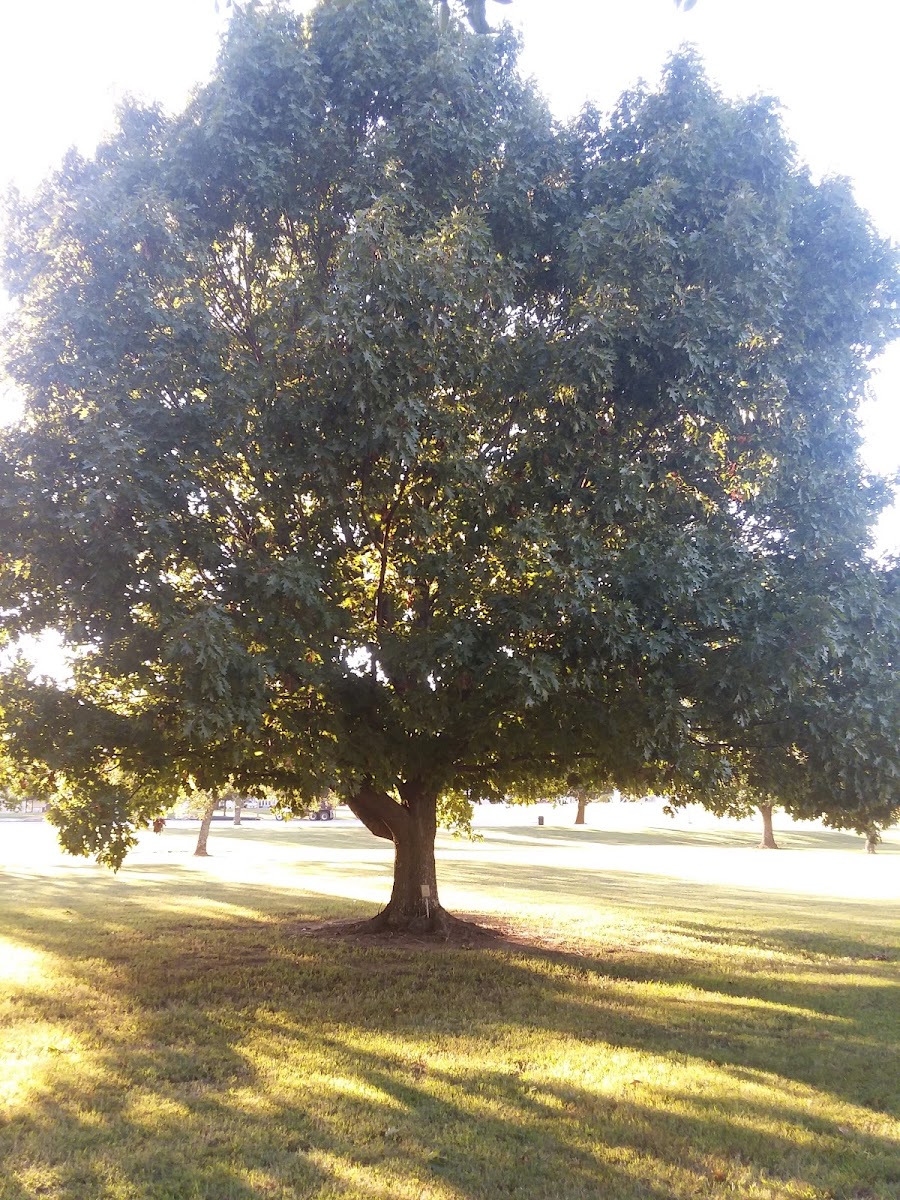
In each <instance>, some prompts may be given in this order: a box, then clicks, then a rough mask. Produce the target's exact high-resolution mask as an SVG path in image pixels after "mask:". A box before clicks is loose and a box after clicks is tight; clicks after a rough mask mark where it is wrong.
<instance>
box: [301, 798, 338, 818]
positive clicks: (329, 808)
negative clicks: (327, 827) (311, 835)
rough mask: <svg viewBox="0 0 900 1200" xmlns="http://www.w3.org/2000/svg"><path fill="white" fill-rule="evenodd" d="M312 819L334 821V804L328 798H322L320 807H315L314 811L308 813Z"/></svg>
mask: <svg viewBox="0 0 900 1200" xmlns="http://www.w3.org/2000/svg"><path fill="white" fill-rule="evenodd" d="M306 816H307V817H309V819H310V821H333V820H334V805H333V804H330V803H329V802H328V801H327V800H322V801H321V802H320V804H319V807H318V808H314V809H313V811H312V812H309V813H307V814H306Z"/></svg>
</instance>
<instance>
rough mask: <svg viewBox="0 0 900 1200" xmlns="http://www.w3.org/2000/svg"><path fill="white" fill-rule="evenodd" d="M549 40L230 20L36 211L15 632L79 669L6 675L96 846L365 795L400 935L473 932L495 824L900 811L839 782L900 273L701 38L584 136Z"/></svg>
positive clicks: (71, 164)
mask: <svg viewBox="0 0 900 1200" xmlns="http://www.w3.org/2000/svg"><path fill="white" fill-rule="evenodd" d="M516 52H517V45H516V41H515V36H514V35H513V34H512V33H511V32H510V31H509V30H508V29H504V30H501V32H500V33H498V34H497V35H496V36H495V37H492V38H483V37H477V36H474V35H473V34H472V33H470V32H469V31H468V30H466V29H465V28H464V27H462V26H461V25H460V24H458V23H450V24H446V25H445V24H444V23H442V22H441V21H440V19H439V16H438V15H437V14H436V13H435V10H434V7H433V5H432V4H430V3H429V2H428V0H402V2H401V0H325V2H324V3H322V4H320V6H319V7H318V8H316V9H315V10H314V12H313V13H312V14H311V16H310V18H309V19H308V21H307V20H303V19H300V18H298V17H296V16H294V15H292V14H291V13H289V12H287V11H285V10H282V9H279V8H274V9H271V10H264V11H262V10H258V9H255V8H254V9H251V10H250V11H247V12H238V13H236V14H235V17H234V20H233V22H232V24H231V27H230V31H229V33H228V36H227V39H226V41H225V43H224V45H223V49H222V52H221V57H220V61H219V66H218V70H217V73H216V75H215V77H214V79H213V80H212V82H211V83H210V84H209V85H208V86H207V87H205V88H204V89H203V90H202V91H200V92H199V93H198V95H197V97H196V98H195V100H194V101H193V102H192V103H191V105H190V106H189V107H188V108H187V110H186V111H185V112H184V113H183V114H181V115H179V116H177V117H174V118H167V117H165V116H163V115H162V114H161V113H160V112H159V111H157V110H155V109H153V108H138V107H130V108H128V109H126V110H125V111H124V112H123V114H122V118H121V128H120V131H119V132H118V134H117V135H116V136H115V137H114V138H113V139H112V140H111V141H110V142H109V143H108V144H106V145H104V146H102V147H101V148H100V149H99V150H98V152H97V153H96V155H95V156H94V157H93V158H91V159H88V160H84V159H81V158H79V157H78V156H76V155H74V154H73V155H70V156H69V158H68V159H67V160H66V162H65V163H64V165H63V167H62V168H61V169H60V170H59V172H57V174H56V175H55V176H54V177H53V178H52V179H50V180H48V181H47V182H46V184H45V185H44V186H43V187H42V188H41V189H40V190H39V191H38V193H37V194H36V195H35V196H33V197H30V198H25V199H20V200H18V201H17V202H15V203H14V205H13V208H12V212H11V221H10V232H9V236H8V240H7V249H6V256H5V275H6V279H7V286H8V287H9V289H10V291H11V293H12V294H13V296H14V297H15V298H16V300H17V302H18V310H17V313H16V315H15V317H14V319H13V321H12V322H11V326H10V329H9V331H8V336H7V345H6V359H7V363H8V369H9V370H10V372H11V374H12V377H13V379H14V380H15V382H16V384H17V385H18V387H19V388H20V389H21V390H22V392H23V394H24V396H25V398H26V412H25V417H24V420H23V421H22V423H21V424H20V425H18V426H16V427H14V428H12V429H10V430H8V431H5V432H4V433H3V435H2V442H0V554H2V560H0V609H2V611H3V612H4V614H5V615H4V630H5V634H6V636H7V637H8V638H10V639H13V638H15V637H17V636H19V635H20V634H21V633H23V632H28V631H37V630H40V629H42V628H45V627H48V626H52V627H55V628H58V629H60V630H62V631H63V632H64V634H65V636H66V638H67V640H68V641H69V643H70V644H71V645H72V646H73V647H78V648H80V649H79V653H78V654H77V656H76V658H75V660H74V662H73V680H72V683H71V686H69V687H66V688H55V687H50V686H47V685H41V684H37V683H34V682H33V681H29V679H28V678H27V676H26V672H25V671H24V669H23V668H19V669H17V670H12V671H9V672H7V673H6V674H5V675H4V676H3V678H2V683H0V687H2V691H0V709H2V721H3V739H4V740H3V747H4V756H5V762H6V772H7V775H8V776H9V777H10V778H13V779H15V780H18V781H19V784H20V785H22V786H24V784H25V783H27V786H29V787H30V788H32V789H33V790H36V791H40V792H41V793H42V794H47V795H52V796H53V797H54V800H55V812H56V817H55V819H56V820H57V822H58V823H59V824H60V827H61V830H62V834H63V837H64V840H65V844H66V845H68V846H69V848H70V849H74V850H76V851H82V852H95V853H99V854H100V856H101V857H102V858H103V859H104V860H105V861H109V862H111V863H113V864H117V863H118V862H120V861H121V859H122V856H123V854H124V853H125V851H126V850H127V848H128V845H129V844H130V842H131V840H132V839H133V835H134V829H135V828H136V827H138V826H139V825H141V824H142V823H144V822H146V821H147V820H149V819H150V818H151V817H152V816H153V815H154V814H156V813H158V812H159V811H160V810H161V807H163V806H164V803H165V800H166V797H168V796H171V794H172V793H173V791H174V790H177V789H179V788H182V787H186V786H190V787H195V788H199V789H201V790H204V791H211V792H212V791H216V790H218V789H221V788H224V787H235V788H237V789H239V790H241V791H243V792H245V793H252V792H253V791H259V790H268V791H274V792H277V793H278V794H280V795H282V796H283V797H286V798H287V800H288V801H289V802H295V803H297V804H298V805H301V804H303V803H304V802H306V801H308V800H309V799H310V798H311V797H313V796H315V795H318V794H319V793H320V792H321V791H322V789H323V788H325V787H333V788H335V789H336V790H337V791H338V792H339V793H340V794H341V795H342V796H343V797H344V798H345V799H346V800H347V802H348V803H349V804H350V806H351V808H352V809H353V811H354V812H355V813H356V814H357V815H358V816H359V817H360V818H361V819H362V821H363V822H364V823H365V824H366V825H367V826H368V827H369V828H370V829H371V830H372V831H373V832H374V833H376V834H378V835H380V836H385V837H389V838H391V839H392V840H393V842H394V844H395V847H396V857H397V867H396V873H395V884H394V893H393V896H392V899H391V902H390V904H389V906H388V908H387V909H386V911H385V916H384V919H385V920H386V921H388V922H390V923H393V924H397V925H403V924H408V923H410V922H412V923H419V924H425V925H432V926H439V925H440V922H441V920H442V919H444V916H443V913H442V910H441V909H440V906H439V904H438V902H437V888H436V880H435V872H434V857H433V839H434V832H435V825H436V821H437V819H438V815H439V812H440V811H441V810H444V811H447V812H452V811H457V812H458V811H459V810H460V806H462V807H463V808H464V806H465V805H466V804H467V803H468V802H469V801H471V800H472V799H475V798H479V797H501V796H520V797H525V798H527V797H528V796H531V795H536V794H538V793H539V792H540V790H541V789H546V788H557V789H558V788H559V787H560V786H561V785H562V784H563V783H564V781H565V780H566V779H569V778H572V777H575V776H577V778H578V779H579V780H580V781H581V783H582V784H583V785H585V786H597V787H599V786H601V785H603V784H605V783H607V782H613V783H615V784H616V785H617V786H619V787H620V788H623V789H625V790H627V789H646V788H654V789H656V790H658V791H666V792H667V793H669V794H671V795H673V796H674V797H676V799H677V797H679V796H681V797H684V796H695V795H699V794H703V793H704V791H705V790H706V789H709V788H715V786H716V785H717V783H720V782H721V781H723V780H726V779H728V778H729V777H730V774H731V772H732V770H733V769H734V765H735V764H740V765H741V767H742V769H744V768H746V764H747V763H750V764H751V767H752V769H753V770H756V771H757V772H758V774H759V775H760V781H759V782H760V786H762V785H763V783H765V784H766V785H768V784H769V783H773V784H774V783H777V784H778V786H779V787H780V788H785V789H792V793H791V794H792V795H795V796H796V803H797V805H798V806H800V805H801V804H806V805H808V806H809V810H810V811H813V810H814V811H816V812H826V813H833V814H840V813H847V812H849V811H850V809H851V808H852V807H853V806H854V805H856V806H859V805H861V804H863V802H864V799H865V793H866V791H867V788H868V787H869V785H870V783H871V777H870V776H869V777H867V778H863V776H865V775H866V772H867V771H868V772H871V771H872V770H875V771H876V774H877V780H878V782H877V788H878V795H879V796H880V797H881V798H882V799H884V800H885V803H893V802H894V801H895V797H896V779H897V775H898V762H897V755H896V751H895V750H894V749H892V748H891V747H889V746H887V745H886V744H885V745H884V746H883V749H884V753H883V754H882V755H881V757H880V759H879V762H878V763H877V764H875V766H874V767H873V763H872V761H871V758H870V757H869V756H865V761H864V763H863V764H862V765H861V764H860V763H859V762H857V760H856V759H855V758H854V757H853V755H852V754H850V753H849V751H847V747H848V746H851V745H852V744H854V739H855V738H856V736H857V734H858V732H859V730H860V729H862V730H863V732H864V733H865V735H866V737H869V739H870V740H869V742H867V743H866V744H867V745H871V744H874V743H875V742H877V743H878V745H879V747H881V746H882V743H883V742H884V740H885V739H884V738H883V734H884V723H885V720H887V719H888V718H887V716H886V714H887V713H888V711H889V710H888V708H882V707H880V698H879V697H878V696H875V695H873V693H872V681H873V679H875V678H876V677H877V678H878V679H880V680H881V681H882V682H884V681H886V680H887V679H888V678H889V677H890V671H889V670H888V664H889V662H891V661H896V642H895V641H891V639H890V638H888V637H886V636H883V637H882V638H881V639H880V640H876V641H866V639H865V636H862V637H861V636H856V635H852V630H853V629H854V628H855V629H856V630H857V634H859V633H860V632H862V633H863V634H864V633H865V631H866V630H867V629H869V627H870V626H871V625H872V624H873V623H874V624H875V625H877V624H878V621H879V619H880V618H879V611H880V609H879V606H880V605H881V604H882V601H883V595H884V594H886V592H887V591H888V590H889V589H887V588H886V586H885V583H884V578H883V577H882V576H880V575H879V574H878V572H877V571H876V570H875V569H874V568H872V567H871V565H870V564H869V563H868V561H867V560H866V558H865V550H866V546H867V544H868V528H869V525H870V523H871V521H872V519H873V516H874V515H875V514H876V513H877V511H878V510H879V508H880V506H881V505H882V504H883V503H884V501H885V495H886V491H885V488H884V486H883V485H881V484H879V482H878V481H877V480H871V479H868V478H866V477H865V476H864V474H863V472H862V468H861V466H860V462H859V457H858V448H859V432H858V428H857V422H856V416H855V406H856V404H857V402H858V400H859V399H860V397H861V395H862V393H863V389H864V386H865V380H866V372H867V363H868V361H869V359H870V358H871V356H872V355H873V354H874V353H875V352H877V351H878V350H879V349H880V348H881V347H882V346H883V345H884V343H885V341H886V340H887V339H888V338H889V337H891V336H893V334H894V332H895V330H896V321H897V316H896V298H897V291H898V274H897V264H896V259H895V256H894V254H893V252H892V250H891V248H890V247H889V246H888V245H887V244H886V243H884V242H883V241H882V240H881V239H880V238H879V237H878V236H877V235H876V233H875V232H874V231H873V230H872V228H871V227H870V225H869V223H868V221H867V219H866V217H865V215H864V214H863V213H862V212H861V211H860V210H859V209H858V208H857V206H856V205H855V203H854V201H853V198H852V195H851V192H850V190H849V188H848V186H847V185H846V184H844V183H842V182H839V181H825V182H823V183H818V184H817V183H814V182H813V181H812V180H811V179H810V177H809V175H808V173H807V172H806V171H805V170H804V169H803V168H802V167H801V166H800V165H798V163H797V162H796V160H795V157H794V153H793V150H792V148H791V146H790V145H789V144H788V143H787V141H786V140H785V137H784V135H783V133H782V131H781V129H780V126H779V123H778V119H777V115H776V111H775V108H774V106H773V105H772V104H771V103H769V102H767V101H761V100H754V101H749V102H742V103H735V102H731V101H728V100H726V99H724V98H723V97H722V96H721V95H719V94H718V93H717V92H716V90H715V89H714V88H713V87H712V86H711V85H710V84H709V83H708V82H707V80H706V79H705V77H704V75H703V72H702V69H701V68H700V66H699V65H698V64H697V63H696V62H695V61H693V60H692V58H691V57H690V55H684V56H681V57H679V58H677V59H676V60H674V61H673V62H672V63H671V65H670V67H669V69H668V71H667V74H666V77H665V79H664V81H663V83H662V85H661V87H660V89H659V90H658V91H655V92H651V91H645V90H638V91H635V92H633V93H630V94H628V95H626V96H624V97H623V98H622V100H621V102H620V104H619V106H618V108H617V109H616V111H615V112H614V113H613V114H612V115H611V117H609V118H608V119H604V118H602V117H601V116H600V115H599V114H598V113H595V112H592V111H587V112H585V113H584V114H583V115H582V117H581V118H580V119H579V120H578V121H577V122H575V123H574V124H572V125H569V126H565V127H561V126H559V125H557V124H556V123H555V122H554V121H553V120H552V119H551V117H550V115H549V113H548V111H547V109H546V107H545V105H544V103H543V101H542V100H541V98H540V97H539V96H538V95H536V94H535V92H534V91H533V89H532V88H531V86H530V85H528V84H526V83H524V82H523V81H522V80H521V79H520V78H519V77H518V75H517V73H516V65H515V64H516ZM866 614H868V615H866ZM854 620H855V621H856V622H857V624H856V626H854V625H853V621H854ZM866 621H868V622H869V626H866V625H865V623H866ZM864 626H865V629H864ZM891 629H892V630H893V634H892V635H891V636H892V637H894V636H895V634H896V625H895V624H894V625H892V626H891ZM848 630H850V632H849V633H848ZM886 686H887V685H886ZM893 686H894V687H895V686H896V685H893ZM894 695H896V692H894ZM890 711H891V712H893V713H896V707H894V708H893V709H892V710H890ZM842 713H843V714H844V716H843V717H842V716H841V714H842ZM842 721H843V724H841V722H842ZM838 727H840V729H841V737H840V738H835V737H834V736H833V734H834V730H835V729H837V728H838ZM879 738H880V739H881V740H880V741H879ZM762 763H765V764H766V765H765V773H766V774H765V780H763V779H762V773H763V767H762V766H761V765H760V764H762ZM753 764H756V765H755V766H753ZM857 768H859V770H857ZM855 771H856V772H857V773H856V774H854V772H855ZM859 771H862V775H860V773H859Z"/></svg>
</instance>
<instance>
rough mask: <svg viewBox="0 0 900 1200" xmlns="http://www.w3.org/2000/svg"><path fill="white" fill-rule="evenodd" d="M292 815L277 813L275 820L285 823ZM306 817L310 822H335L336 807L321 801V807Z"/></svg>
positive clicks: (305, 814) (305, 815) (326, 801)
mask: <svg viewBox="0 0 900 1200" xmlns="http://www.w3.org/2000/svg"><path fill="white" fill-rule="evenodd" d="M290 815H291V814H290V813H283V812H276V813H275V820H276V821H284V820H288V819H289V818H290ZM303 816H304V817H306V818H307V820H310V821H333V820H334V805H333V804H331V803H330V802H329V801H328V800H321V801H320V802H319V807H318V808H314V809H313V810H312V811H311V812H308V813H304V814H303Z"/></svg>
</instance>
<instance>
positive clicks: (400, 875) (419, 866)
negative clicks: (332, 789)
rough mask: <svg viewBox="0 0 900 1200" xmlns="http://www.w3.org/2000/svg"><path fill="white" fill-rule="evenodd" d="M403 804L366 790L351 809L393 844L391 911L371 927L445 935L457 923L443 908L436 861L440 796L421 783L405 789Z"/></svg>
mask: <svg viewBox="0 0 900 1200" xmlns="http://www.w3.org/2000/svg"><path fill="white" fill-rule="evenodd" d="M400 795H401V798H402V801H403V802H402V804H400V803H398V802H397V801H396V800H394V799H392V798H391V797H390V796H389V795H387V793H386V792H379V791H376V790H375V789H374V788H372V787H369V786H364V787H362V788H361V789H360V790H359V791H358V792H357V793H356V795H354V796H352V797H350V799H349V800H348V805H349V807H350V809H351V811H352V812H353V813H354V814H355V815H356V816H357V817H359V819H360V820H361V821H362V822H363V824H364V825H365V826H366V827H367V828H368V829H369V830H370V831H371V832H372V833H374V834H376V836H378V837H386V838H389V839H390V840H391V841H392V842H393V843H394V886H393V889H392V891H391V898H390V900H389V901H388V904H387V907H386V908H384V909H383V910H382V911H381V912H380V913H379V914H378V916H377V917H375V918H374V919H373V920H372V921H370V922H368V926H369V928H370V929H372V930H373V931H379V930H390V931H394V932H397V933H435V934H443V935H446V934H447V932H448V931H449V929H450V926H451V924H453V918H452V917H451V916H450V915H449V913H447V911H446V910H445V909H444V908H442V907H441V903H440V900H439V898H438V889H437V870H436V867H435V861H434V839H435V834H436V833H437V795H436V794H434V793H433V792H431V791H429V790H428V789H427V788H426V787H425V786H424V785H423V784H422V783H421V782H420V781H418V780H416V781H413V782H411V783H409V784H403V785H401V787H400Z"/></svg>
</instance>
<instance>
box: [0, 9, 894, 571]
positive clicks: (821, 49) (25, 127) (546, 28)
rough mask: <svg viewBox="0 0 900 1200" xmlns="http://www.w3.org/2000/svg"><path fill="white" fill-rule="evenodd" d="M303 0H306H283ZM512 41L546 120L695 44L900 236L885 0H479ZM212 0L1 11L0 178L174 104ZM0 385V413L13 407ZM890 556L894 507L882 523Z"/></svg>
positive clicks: (869, 420)
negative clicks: (130, 103)
mask: <svg viewBox="0 0 900 1200" xmlns="http://www.w3.org/2000/svg"><path fill="white" fill-rule="evenodd" d="M297 6H298V7H307V6H308V4H307V2H306V0H297ZM487 7H488V16H489V19H490V20H491V21H492V22H493V23H494V24H496V23H498V22H499V21H500V20H501V19H502V18H509V19H510V20H512V21H513V23H514V24H516V25H517V26H519V27H520V28H521V30H522V32H523V35H524V39H525V51H524V56H523V61H522V65H523V68H524V70H525V72H526V73H527V74H530V75H533V76H534V78H535V79H536V81H537V82H538V85H539V86H540V88H541V89H542V91H543V92H544V93H545V95H546V96H547V97H548V98H549V100H550V102H551V104H552V106H553V108H554V110H555V111H556V112H557V114H558V115H560V116H568V115H571V114H573V113H574V112H576V111H577V110H578V108H579V107H580V106H581V104H582V103H583V102H584V101H585V100H588V99H590V100H593V101H594V103H596V104H597V105H598V106H599V107H600V108H602V109H608V108H611V107H612V105H613V104H614V103H615V100H616V98H617V96H618V95H619V93H620V92H621V91H622V90H623V89H624V88H626V87H629V86H631V85H632V84H634V83H635V82H636V81H637V80H638V79H639V78H643V79H645V80H646V81H647V82H650V83H653V82H655V81H656V79H657V78H658V77H659V73H660V69H661V67H662V66H663V64H664V63H665V61H666V59H667V58H668V57H669V55H670V54H671V53H673V51H675V50H676V49H677V48H678V47H679V46H680V45H682V44H684V43H692V44H694V45H695V46H696V47H697V48H698V49H699V51H700V54H701V56H702V57H703V59H704V61H705V63H706V66H707V70H708V72H709V75H710V76H711V78H712V79H713V81H714V82H715V83H716V84H718V86H719V87H720V88H721V89H722V90H723V91H724V92H725V93H726V94H728V95H731V96H746V95H751V94H756V93H760V92H762V93H765V94H767V95H773V96H776V97H778V98H779V100H780V101H781V103H782V105H783V112H784V121H785V125H786V128H787V130H788V132H789V134H790V136H791V137H792V138H793V140H794V142H795V143H796V145H797V147H798V150H799V153H800V156H801V158H802V159H804V160H805V161H806V162H808V163H809V165H810V167H811V168H812V170H813V172H814V173H815V174H816V175H822V174H838V175H846V176H848V177H850V178H851V179H852V181H853V184H854V188H855V191H856V196H857V199H858V200H859V202H860V203H861V204H862V205H863V206H864V207H865V208H866V209H867V210H868V211H869V213H870V214H871V216H872V219H873V221H874V222H875V224H876V226H877V227H878V229H879V230H880V231H881V232H882V233H883V234H884V235H886V236H888V237H890V238H892V239H893V240H894V241H895V242H898V243H900V191H898V184H900V154H898V152H900V136H898V134H900V130H898V124H900V119H898V118H900V97H898V84H897V79H898V74H897V57H898V49H900V3H898V0H853V3H849V2H848V0H697V3H696V6H695V7H694V8H693V9H692V10H691V11H690V12H683V11H681V10H679V9H677V8H676V7H675V4H674V2H673V0H512V3H511V4H510V5H509V6H502V7H501V6H500V5H498V4H495V3H493V2H492V0H488V5H487ZM221 8H222V9H223V12H219V13H217V12H216V5H215V0H24V2H9V0H8V2H7V3H6V4H5V5H4V12H3V15H2V16H0V113H2V114H3V117H2V121H0V187H2V186H5V185H6V184H8V183H11V182H12V183H16V184H18V185H19V186H21V187H23V188H25V189H28V188H30V187H32V186H34V185H35V184H36V183H37V182H38V181H39V179H40V178H41V177H42V176H43V175H44V174H46V173H47V172H48V171H49V170H51V169H52V168H53V167H54V166H55V165H56V164H57V163H58V162H59V160H60V158H61V157H62V155H63V153H64V152H65V150H66V149H67V147H69V146H70V145H76V146H78V147H79V148H80V149H82V150H83V151H88V152H89V151H90V150H91V149H92V148H93V147H94V145H95V144H96V142H97V140H98V139H99V138H100V137H101V136H102V135H103V133H104V132H106V131H108V130H109V129H110V128H111V126H112V124H113V121H114V113H115V108H116V105H117V104H118V103H119V101H121V100H122V99H123V97H125V96H127V95H134V96H138V97H141V98H143V99H147V100H159V101H161V102H162V103H163V104H164V105H165V106H166V107H167V108H169V109H177V108H178V107H179V106H180V105H181V104H182V103H183V102H184V100H185V98H186V96H187V94H188V92H189V91H190V89H191V87H192V86H193V85H195V84H197V83H200V82H202V81H203V80H204V79H206V78H207V77H208V75H209V73H210V71H211V69H212V66H213V63H214V59H215V54H216V47H217V43H218V37H219V34H220V32H221V30H222V28H223V26H224V23H225V21H226V19H227V16H226V14H225V12H224V0H222V3H221ZM14 407H15V406H14V400H13V398H12V397H10V396H9V394H8V393H7V395H6V399H5V400H4V398H3V396H2V395H0V419H3V416H4V413H5V415H6V419H9V415H10V414H11V413H12V412H14ZM864 421H865V430H866V457H867V462H868V464H869V465H870V467H871V468H872V469H873V470H877V471H881V472H884V473H891V472H897V471H900V346H895V347H893V348H892V350H890V351H889V352H888V353H887V354H886V355H885V356H884V358H883V359H882V362H881V363H880V364H879V367H878V370H877V373H876V375H875V378H874V380H873V399H872V401H871V402H870V403H869V404H867V405H866V408H865V412H864ZM880 543H881V545H882V547H883V548H885V549H889V550H893V551H895V552H898V553H900V510H898V509H896V508H895V510H894V512H893V513H892V514H888V515H887V517H886V519H885V520H884V521H883V523H882V528H881V535H880Z"/></svg>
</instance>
